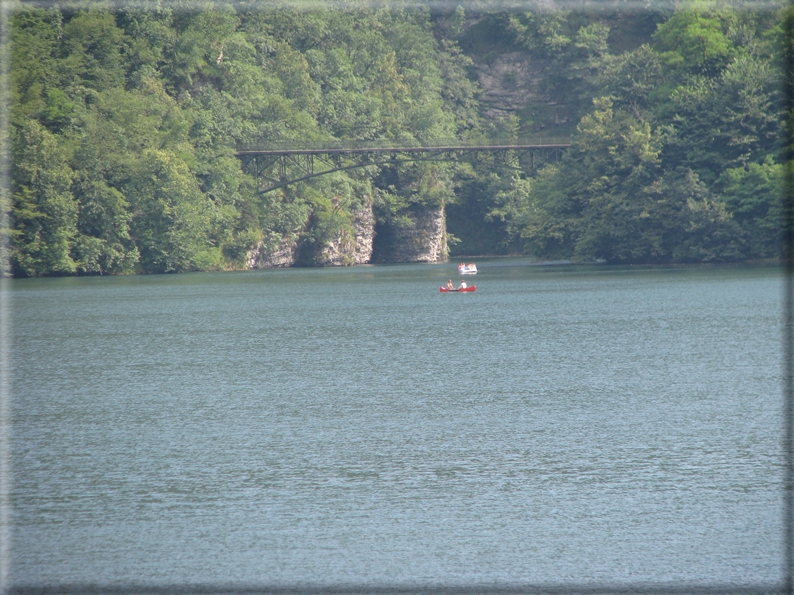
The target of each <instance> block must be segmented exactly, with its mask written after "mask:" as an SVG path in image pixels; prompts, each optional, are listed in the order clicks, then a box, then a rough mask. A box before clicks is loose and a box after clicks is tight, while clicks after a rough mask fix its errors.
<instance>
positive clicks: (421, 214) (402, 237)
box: [380, 207, 448, 262]
mask: <svg viewBox="0 0 794 595" xmlns="http://www.w3.org/2000/svg"><path fill="white" fill-rule="evenodd" d="M406 216H407V218H408V219H409V220H410V224H409V225H405V226H403V227H400V228H397V229H394V230H393V233H394V235H395V238H394V241H393V244H392V249H391V250H390V251H389V252H388V253H385V254H382V256H381V258H380V260H381V262H440V261H443V260H446V259H447V256H448V249H447V225H446V217H445V213H444V207H429V208H425V209H416V208H415V209H413V210H412V211H409V212H408V213H406Z"/></svg>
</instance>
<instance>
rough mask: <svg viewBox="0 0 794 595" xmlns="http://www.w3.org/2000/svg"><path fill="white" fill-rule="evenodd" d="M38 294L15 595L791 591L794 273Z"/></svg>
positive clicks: (399, 272) (73, 288) (585, 271)
mask: <svg viewBox="0 0 794 595" xmlns="http://www.w3.org/2000/svg"><path fill="white" fill-rule="evenodd" d="M456 264H457V263H447V264H443V265H395V266H363V267H355V268H345V269H294V270H270V271H261V272H246V273H217V274H216V273H204V274H190V275H181V276H147V277H128V278H83V279H72V278H69V279H44V280H14V281H11V282H10V283H9V285H8V286H7V293H6V298H9V297H10V304H11V306H10V313H11V320H12V328H11V329H10V335H11V337H12V345H11V348H12V367H13V379H12V400H11V411H12V414H13V434H12V442H11V445H12V463H13V485H12V493H11V495H12V502H13V507H14V508H13V516H12V520H13V541H12V544H13V549H12V557H11V572H12V584H13V585H65V584H86V583H91V584H95V585H100V586H101V585H117V586H124V585H187V584H208V585H262V586H284V585H286V586H301V585H304V586H305V585H358V586H362V585H363V586H366V585H378V586H387V587H388V586H405V585H408V586H410V585H419V586H422V585H447V586H456V585H467V586H471V585H491V586H499V585H522V584H532V585H543V584H545V585H598V584H612V585H657V584H660V585H668V586H669V585H674V586H679V585H690V586H703V585H715V584H717V585H734V586H735V585H762V586H763V585H769V586H774V585H777V584H779V582H780V581H781V579H782V576H783V557H784V551H783V532H784V520H783V493H782V487H781V486H782V481H783V466H784V459H783V454H782V447H781V444H782V436H783V423H782V411H783V404H784V403H783V389H782V387H783V384H782V382H783V365H782V364H783V344H782V336H783V334H782V324H781V321H782V314H783V303H782V302H783V286H784V276H783V273H782V271H781V270H779V269H775V268H741V267H713V268H712V267H708V268H703V267H696V268H687V267H684V268H615V267H608V266H590V267H572V266H559V267H555V266H531V265H530V262H529V261H527V260H524V259H493V260H478V261H477V264H478V266H479V269H480V273H479V274H478V275H477V276H476V277H468V278H467V281H468V282H469V283H470V284H471V283H475V284H476V285H477V291H476V292H475V293H470V294H441V293H439V291H438V287H439V285H442V284H444V283H445V282H446V280H447V279H448V278H450V277H452V278H453V280H455V281H456V282H457V281H459V280H460V278H459V277H457V275H456V271H457V266H456Z"/></svg>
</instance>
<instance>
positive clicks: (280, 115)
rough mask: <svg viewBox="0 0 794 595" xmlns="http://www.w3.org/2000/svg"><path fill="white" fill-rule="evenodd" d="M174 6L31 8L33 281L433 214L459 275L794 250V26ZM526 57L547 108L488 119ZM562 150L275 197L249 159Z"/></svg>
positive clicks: (18, 103) (398, 170) (230, 263)
mask: <svg viewBox="0 0 794 595" xmlns="http://www.w3.org/2000/svg"><path fill="white" fill-rule="evenodd" d="M174 6H175V5H173V4H171V5H169V7H168V8H164V7H160V8H156V9H152V6H151V4H147V5H146V6H145V7H144V6H141V7H138V8H136V6H135V4H134V3H129V4H128V5H127V6H126V7H125V8H124V9H122V10H111V9H110V8H108V7H105V6H103V4H101V3H93V2H86V3H83V4H81V5H70V8H68V9H66V8H60V9H59V8H57V7H54V8H53V7H44V8H38V7H34V6H31V5H24V6H23V5H18V6H16V7H15V9H14V10H13V11H12V12H11V16H10V23H9V25H10V41H11V47H10V55H11V65H12V68H11V77H10V88H11V102H12V109H11V129H10V135H11V139H10V142H11V150H12V168H11V181H12V197H13V200H12V212H11V218H12V225H13V229H12V230H11V234H12V256H11V263H10V265H11V268H12V272H13V274H15V275H19V276H37V275H56V274H75V273H81V274H114V273H116V274H118V273H131V272H171V271H175V272H176V271H189V270H204V269H213V268H242V267H244V266H245V265H246V258H247V254H248V253H249V251H250V250H251V249H252V248H254V247H255V246H257V245H262V246H264V247H265V248H266V249H274V248H275V247H276V246H277V245H278V244H279V242H280V241H281V240H282V238H284V237H285V236H288V235H290V234H292V235H294V236H299V237H300V240H301V245H302V246H303V249H302V250H301V254H300V261H301V262H302V263H304V264H313V263H316V262H319V261H320V259H319V253H320V250H321V247H322V246H323V245H324V244H325V243H326V242H327V241H328V240H329V239H330V238H333V237H338V236H339V235H340V234H343V233H350V231H351V230H352V226H353V220H354V213H355V212H356V210H357V209H360V208H361V207H362V206H363V205H365V204H370V203H374V212H375V216H376V219H377V221H378V224H379V225H380V229H382V230H383V233H382V239H383V240H384V241H385V239H386V238H387V237H388V236H389V234H388V229H389V228H398V227H399V226H401V225H404V224H405V221H406V214H407V213H408V212H409V211H411V209H413V208H416V207H427V206H442V207H444V208H445V209H446V211H447V221H448V227H449V232H450V244H451V250H452V254H453V255H455V254H477V253H479V254H483V253H501V254H505V253H510V252H525V253H528V254H532V255H535V256H537V257H539V258H555V259H557V258H563V259H582V260H593V259H603V260H607V261H610V262H671V261H681V262H684V261H696V262H699V261H724V260H742V259H757V258H774V257H776V256H778V254H779V251H780V244H781V239H782V232H781V225H780V214H781V209H782V206H781V195H782V180H783V173H784V172H783V168H784V164H783V163H782V162H781V159H780V155H781V152H780V142H781V139H782V136H783V135H782V130H783V129H784V125H785V123H786V121H788V120H787V119H786V118H785V117H784V113H783V110H784V102H783V88H782V85H781V80H782V77H781V72H782V64H783V55H782V52H783V49H784V47H787V46H786V45H785V44H784V25H785V21H786V19H791V18H794V17H792V14H791V12H786V11H784V10H781V11H770V10H764V11H758V12H751V11H746V10H745V11H742V12H741V13H739V12H736V11H733V10H730V9H729V8H727V7H726V6H724V5H722V4H719V5H718V4H702V5H701V4H694V5H689V6H687V7H683V8H680V9H679V10H676V11H675V12H672V13H669V14H662V13H658V14H657V13H651V12H646V13H643V14H602V13H582V14H579V13H574V12H571V11H562V10H560V11H549V12H510V13H488V14H484V13H483V14H467V12H466V10H465V9H464V8H463V7H458V8H457V9H456V10H454V11H451V12H445V13H440V12H439V13H436V12H432V11H430V10H420V9H411V10H402V9H399V8H394V9H384V8H379V9H366V10H365V9H362V8H360V6H362V5H361V4H354V5H353V7H352V8H350V9H348V10H340V9H338V8H337V9H334V10H330V9H329V10H314V11H298V10H295V11H292V10H286V9H282V10H277V11H267V10H257V9H255V8H252V9H250V10H246V9H244V8H242V7H241V5H240V4H235V5H234V6H230V5H224V4H223V3H207V4H206V5H204V6H202V7H201V9H199V8H197V5H196V3H190V4H189V7H190V8H189V9H188V8H186V9H184V10H179V9H177V8H174ZM789 46H790V44H789ZM511 52H519V53H522V54H524V55H527V56H529V58H530V60H533V61H534V62H535V63H538V64H541V65H543V68H542V69H540V70H539V71H538V72H537V73H536V76H538V77H539V81H540V82H539V85H540V87H541V89H542V94H543V97H542V98H538V97H534V98H527V101H526V106H525V108H524V109H519V110H516V111H515V113H513V114H512V115H508V116H506V117H501V118H494V117H490V116H488V115H487V113H486V112H487V109H486V108H487V106H486V105H485V103H484V101H483V89H482V88H481V87H480V84H479V82H478V79H477V74H476V68H475V66H476V65H480V66H482V65H483V64H485V65H487V64H488V62H489V60H490V61H492V60H494V59H495V57H496V56H498V55H500V54H507V53H511ZM550 106H553V109H552V107H550ZM561 111H562V112H564V113H565V114H566V117H565V118H562V119H561V118H560V117H559V116H560V113H561ZM539 132H543V133H545V134H553V135H558V136H559V135H563V134H565V135H568V134H570V135H571V138H572V143H573V144H572V147H571V149H570V150H569V151H568V152H567V153H566V155H565V157H564V158H563V159H562V161H561V162H559V163H552V164H550V165H548V166H547V167H545V168H543V169H541V170H540V171H539V172H537V173H536V172H534V171H530V170H528V169H526V168H525V167H524V164H523V163H522V162H521V161H520V160H519V158H518V156H517V155H510V154H508V155H507V156H506V157H505V156H499V155H497V154H490V153H483V154H480V155H479V156H478V157H477V158H471V159H469V160H464V159H461V160H459V161H457V162H443V163H442V162H408V163H395V164H394V165H392V166H389V167H385V166H380V167H375V166H371V167H368V168H364V169H351V170H348V171H346V172H338V173H335V174H330V175H327V176H322V177H316V178H313V179H311V180H307V181H304V182H300V183H296V184H293V185H290V186H287V187H286V188H283V189H281V190H277V191H273V192H269V193H266V194H262V193H260V192H258V181H257V179H256V178H255V177H254V176H253V175H251V173H250V172H248V171H247V170H245V169H244V168H243V166H242V164H241V162H240V161H239V160H238V159H237V158H236V157H235V147H237V146H239V145H267V144H269V143H273V142H281V143H283V142H292V143H295V144H297V145H300V144H303V143H306V142H310V141H311V142H317V143H321V142H325V141H332V140H335V139H356V140H383V141H384V142H388V141H395V142H407V141H420V142H421V141H432V140H434V139H450V138H462V139H469V140H477V139H486V138H501V139H511V138H512V139H515V138H518V137H519V136H524V135H533V134H537V133H539Z"/></svg>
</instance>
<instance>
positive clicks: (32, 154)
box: [11, 120, 79, 277]
mask: <svg viewBox="0 0 794 595" xmlns="http://www.w3.org/2000/svg"><path fill="white" fill-rule="evenodd" d="M12 139H13V144H14V161H13V164H12V169H11V180H12V183H11V189H12V195H13V220H14V231H13V241H14V245H13V251H12V261H11V265H12V270H13V272H14V274H15V275H24V276H28V277H32V276H39V275H59V274H69V273H73V272H75V269H76V264H75V261H74V259H73V258H72V248H73V242H74V240H75V237H76V236H77V217H78V208H79V207H78V204H77V202H76V201H75V199H74V197H73V196H72V194H71V191H70V187H71V183H72V176H73V174H72V170H71V168H70V167H69V165H68V163H67V158H66V155H65V154H64V153H63V151H62V150H61V147H60V146H59V145H58V139H57V138H56V136H55V135H53V134H52V133H50V132H48V131H47V130H46V129H45V128H44V127H43V126H42V125H41V124H39V123H38V122H37V121H35V120H29V121H28V122H27V123H26V124H25V125H24V126H22V127H19V128H15V130H14V131H13V133H12Z"/></svg>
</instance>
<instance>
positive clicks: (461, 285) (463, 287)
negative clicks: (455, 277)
mask: <svg viewBox="0 0 794 595" xmlns="http://www.w3.org/2000/svg"><path fill="white" fill-rule="evenodd" d="M467 287H468V285H466V282H465V281H461V282H460V287H459V288H458V289H466V288H467Z"/></svg>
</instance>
